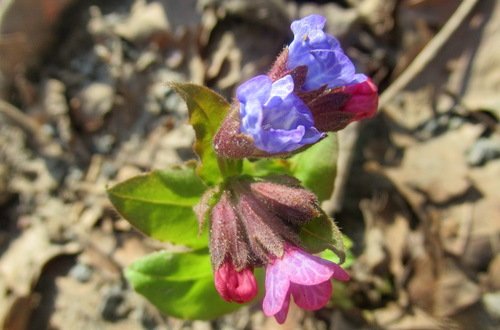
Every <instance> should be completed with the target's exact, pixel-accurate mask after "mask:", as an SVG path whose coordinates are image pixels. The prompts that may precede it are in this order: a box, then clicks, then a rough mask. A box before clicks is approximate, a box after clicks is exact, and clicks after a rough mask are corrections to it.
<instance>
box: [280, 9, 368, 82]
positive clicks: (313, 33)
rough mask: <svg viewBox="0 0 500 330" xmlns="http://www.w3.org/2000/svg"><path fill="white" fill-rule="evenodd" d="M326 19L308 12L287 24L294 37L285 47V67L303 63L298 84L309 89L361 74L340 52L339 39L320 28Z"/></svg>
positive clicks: (357, 78) (359, 78)
mask: <svg viewBox="0 0 500 330" xmlns="http://www.w3.org/2000/svg"><path fill="white" fill-rule="evenodd" d="M325 23H326V19H325V18H324V17H323V16H321V15H309V16H307V17H304V18H303V19H301V20H298V21H294V22H293V23H292V25H291V28H292V31H293V34H294V39H293V41H292V43H291V44H290V46H289V47H288V62H287V68H288V69H289V70H293V69H294V68H296V67H299V66H306V67H307V76H306V79H305V82H304V85H303V86H302V89H303V90H305V91H311V90H315V89H318V88H321V87H323V86H325V85H326V86H327V87H328V88H336V87H340V86H346V85H351V84H355V83H360V82H363V81H365V80H366V79H367V77H366V76H365V75H364V74H356V69H355V67H354V65H353V64H352V62H351V60H350V59H349V58H348V57H347V56H346V55H345V54H344V51H343V50H342V48H341V47H340V44H339V42H338V41H337V39H335V38H334V37H333V36H331V35H329V34H327V33H325V32H323V28H324V26H325Z"/></svg>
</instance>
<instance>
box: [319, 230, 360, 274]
mask: <svg viewBox="0 0 500 330" xmlns="http://www.w3.org/2000/svg"><path fill="white" fill-rule="evenodd" d="M342 239H343V243H344V249H345V261H344V262H343V263H342V267H343V268H349V267H351V266H352V264H353V263H354V261H355V257H354V254H353V253H352V245H353V244H352V241H351V239H350V238H349V237H347V236H346V235H342ZM321 258H323V259H326V260H329V261H331V262H334V263H336V264H339V263H340V258H339V257H338V256H337V255H336V254H335V253H333V251H332V250H325V251H323V252H321Z"/></svg>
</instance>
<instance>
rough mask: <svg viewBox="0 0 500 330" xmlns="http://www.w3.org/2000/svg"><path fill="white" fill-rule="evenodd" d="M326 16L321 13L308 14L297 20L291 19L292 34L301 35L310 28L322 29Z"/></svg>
mask: <svg viewBox="0 0 500 330" xmlns="http://www.w3.org/2000/svg"><path fill="white" fill-rule="evenodd" d="M325 23H326V18H324V17H323V16H321V15H316V14H313V15H309V16H306V17H304V18H302V19H300V20H298V21H293V23H292V25H291V29H292V32H293V34H294V35H296V36H303V35H304V34H306V33H308V32H309V31H310V30H322V29H323V28H324V27H325Z"/></svg>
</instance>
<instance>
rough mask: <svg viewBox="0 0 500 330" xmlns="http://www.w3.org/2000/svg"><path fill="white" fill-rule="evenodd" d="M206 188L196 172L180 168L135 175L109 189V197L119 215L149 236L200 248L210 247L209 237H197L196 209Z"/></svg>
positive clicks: (205, 234) (204, 234)
mask: <svg viewBox="0 0 500 330" xmlns="http://www.w3.org/2000/svg"><path fill="white" fill-rule="evenodd" d="M205 189H206V186H205V184H204V183H203V182H202V181H201V179H200V178H199V177H198V176H196V174H195V173H194V169H192V168H177V169H168V170H163V171H154V172H151V173H149V174H145V175H140V176H136V177H134V178H132V179H129V180H127V181H124V182H122V183H119V184H117V185H116V186H114V187H112V188H111V189H109V190H108V195H109V199H110V200H111V202H112V203H113V205H114V206H115V208H116V209H117V210H118V212H119V213H120V214H121V215H122V216H123V217H124V218H125V219H127V220H128V221H129V222H130V223H131V224H132V225H134V226H135V227H137V229H139V230H140V231H142V232H143V233H145V234H146V235H148V236H151V237H153V238H156V239H158V240H161V241H166V242H171V243H174V244H182V245H186V246H189V247H193V248H200V247H205V246H207V245H208V238H207V236H208V235H207V233H206V232H204V233H203V234H201V235H198V221H197V219H196V216H195V214H194V211H193V206H194V205H196V204H197V203H198V201H199V199H200V196H201V195H202V194H203V192H204V191H205Z"/></svg>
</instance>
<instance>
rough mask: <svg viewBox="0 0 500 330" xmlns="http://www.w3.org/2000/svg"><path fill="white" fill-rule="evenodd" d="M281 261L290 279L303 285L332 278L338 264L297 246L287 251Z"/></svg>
mask: <svg viewBox="0 0 500 330" xmlns="http://www.w3.org/2000/svg"><path fill="white" fill-rule="evenodd" d="M281 263H282V266H281V267H282V269H283V271H284V272H286V274H287V275H288V278H289V279H290V281H291V282H293V283H295V284H301V285H316V284H319V283H323V282H325V281H328V280H330V278H331V277H332V276H333V274H334V272H335V266H337V265H336V264H334V263H333V262H330V261H327V260H324V259H321V258H319V257H316V256H313V255H311V254H309V253H307V252H305V251H302V250H300V249H295V248H293V249H289V250H288V251H286V252H285V256H284V257H283V259H282V260H281ZM337 267H338V266H337ZM339 268H340V267H339Z"/></svg>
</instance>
